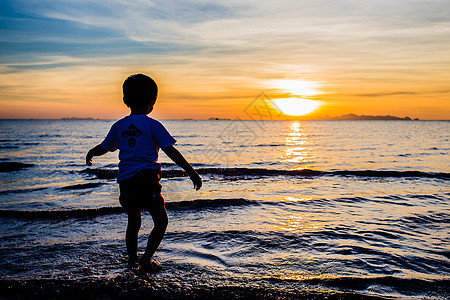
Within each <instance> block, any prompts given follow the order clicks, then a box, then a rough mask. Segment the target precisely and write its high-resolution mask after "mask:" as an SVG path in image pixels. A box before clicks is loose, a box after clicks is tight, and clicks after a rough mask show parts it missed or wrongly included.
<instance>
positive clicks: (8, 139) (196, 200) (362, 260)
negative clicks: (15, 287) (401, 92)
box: [0, 120, 450, 299]
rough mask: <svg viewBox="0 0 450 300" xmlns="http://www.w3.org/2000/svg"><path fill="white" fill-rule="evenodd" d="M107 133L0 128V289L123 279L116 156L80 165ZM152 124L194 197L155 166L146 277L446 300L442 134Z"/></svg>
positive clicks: (385, 128) (428, 126)
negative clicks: (161, 228) (156, 191)
mask: <svg viewBox="0 0 450 300" xmlns="http://www.w3.org/2000/svg"><path fill="white" fill-rule="evenodd" d="M112 123H113V121H103V120H86V121H85V120H79V121H75V120H2V121H0V166H1V172H0V237H1V239H0V253H1V255H0V279H2V280H9V279H18V280H30V279H61V280H69V279H70V280H85V279H95V278H105V277H107V278H114V277H115V276H120V275H121V274H123V273H124V272H126V270H127V267H126V264H125V258H126V252H125V243H124V235H125V228H126V222H127V220H126V215H125V214H124V213H123V211H122V210H121V208H120V207H119V203H118V185H117V183H116V182H115V176H116V174H117V163H118V159H117V152H116V153H108V154H107V155H105V156H102V157H96V158H94V165H93V166H92V167H87V166H86V165H85V163H84V157H85V154H86V151H87V150H89V149H90V148H91V147H93V146H95V145H96V144H98V143H99V142H101V140H102V139H103V137H104V135H105V134H106V133H107V131H108V129H109V127H110V126H111V125H112ZM162 123H163V124H164V125H165V126H166V128H167V129H168V130H169V131H170V132H171V133H172V135H173V136H174V137H175V138H176V139H177V141H178V142H177V144H176V146H177V148H178V149H179V150H180V151H181V152H182V153H183V154H184V156H185V157H186V158H187V159H188V160H189V161H190V162H191V163H192V164H193V166H194V167H195V168H196V169H197V170H198V172H199V173H200V174H201V176H202V177H203V179H204V186H203V188H202V189H201V190H200V191H194V190H193V189H192V183H191V182H190V181H189V179H188V178H187V177H186V176H185V174H184V173H183V172H182V171H181V170H180V168H178V167H177V166H176V165H174V164H173V163H172V162H171V161H170V160H169V159H168V158H167V157H166V156H165V155H164V153H161V154H160V162H162V165H163V179H162V185H163V195H164V197H165V199H166V203H167V210H168V215H169V227H168V229H167V233H166V236H165V238H164V240H163V242H162V244H161V246H160V248H159V249H158V251H157V254H156V258H157V259H158V260H159V261H160V262H161V265H162V267H163V268H162V270H161V272H159V273H157V274H155V275H152V276H153V277H152V278H154V279H155V280H158V278H161V279H163V278H164V280H170V281H172V282H176V283H177V284H178V285H180V286H183V285H207V286H208V285H209V286H218V285H221V284H236V285H240V286H256V287H265V286H270V287H275V288H277V289H281V290H283V289H284V290H306V291H308V290H311V291H317V290H319V291H350V292H353V293H358V294H362V295H375V296H392V297H420V298H423V297H425V298H443V299H444V298H447V297H450V289H449V283H450V240H449V236H450V226H449V223H450V206H449V200H450V155H449V154H450V122H447V121H298V122H297V121H241V120H235V121H228V120H216V121H196V120H183V121H180V120H176V121H175V120H167V121H162ZM151 229H152V221H151V217H150V216H149V215H148V214H146V213H144V216H143V225H142V230H141V235H140V248H141V250H142V251H143V248H144V246H145V243H146V240H147V236H148V234H149V232H150V231H151Z"/></svg>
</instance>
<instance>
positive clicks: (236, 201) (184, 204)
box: [0, 198, 259, 220]
mask: <svg viewBox="0 0 450 300" xmlns="http://www.w3.org/2000/svg"><path fill="white" fill-rule="evenodd" d="M248 205H259V203H258V202H257V201H255V200H246V199H242V198H230V199H199V200H193V201H177V202H166V209H167V210H197V209H216V208H226V207H234V206H248ZM121 213H125V210H124V209H123V208H122V207H100V208H85V209H72V210H37V211H26V210H0V217H3V218H18V219H28V220H35V219H70V218H94V217H100V216H104V215H114V214H121Z"/></svg>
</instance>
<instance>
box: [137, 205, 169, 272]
mask: <svg viewBox="0 0 450 300" xmlns="http://www.w3.org/2000/svg"><path fill="white" fill-rule="evenodd" d="M148 211H149V212H150V214H151V215H152V218H153V224H154V227H153V230H152V232H151V233H150V236H149V237H148V243H147V248H146V249H145V253H144V255H143V256H142V261H143V262H144V263H148V262H150V259H151V258H152V256H153V254H154V253H155V251H156V249H157V248H158V246H159V244H160V243H161V241H162V239H163V237H164V233H165V232H166V228H167V224H168V218H167V212H166V207H165V206H164V205H161V206H157V207H152V208H149V209H148Z"/></svg>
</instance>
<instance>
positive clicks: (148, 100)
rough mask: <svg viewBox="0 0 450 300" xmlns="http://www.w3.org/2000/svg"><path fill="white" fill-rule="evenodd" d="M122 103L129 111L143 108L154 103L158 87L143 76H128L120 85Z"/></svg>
mask: <svg viewBox="0 0 450 300" xmlns="http://www.w3.org/2000/svg"><path fill="white" fill-rule="evenodd" d="M122 89H123V102H124V103H125V105H126V106H128V107H129V108H131V109H137V108H143V107H146V106H147V105H149V104H152V105H153V104H154V103H155V102H156V97H157V96H158V86H157V85H156V83H155V81H153V79H151V78H150V77H148V76H147V75H144V74H134V75H130V76H129V77H128V78H127V79H125V81H124V82H123V85H122Z"/></svg>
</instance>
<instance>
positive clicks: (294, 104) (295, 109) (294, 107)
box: [271, 98, 319, 116]
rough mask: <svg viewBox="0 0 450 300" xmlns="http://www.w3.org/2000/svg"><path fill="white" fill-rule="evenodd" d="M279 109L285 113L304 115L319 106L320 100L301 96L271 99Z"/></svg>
mask: <svg viewBox="0 0 450 300" xmlns="http://www.w3.org/2000/svg"><path fill="white" fill-rule="evenodd" d="M271 101H272V103H273V105H274V106H275V108H276V109H277V110H279V111H280V112H282V113H283V114H285V115H290V116H303V115H306V114H309V113H311V112H313V111H314V110H316V109H317V108H318V107H319V102H318V101H313V100H309V99H301V98H282V99H273V100H271Z"/></svg>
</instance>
